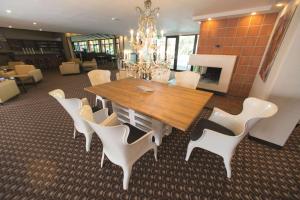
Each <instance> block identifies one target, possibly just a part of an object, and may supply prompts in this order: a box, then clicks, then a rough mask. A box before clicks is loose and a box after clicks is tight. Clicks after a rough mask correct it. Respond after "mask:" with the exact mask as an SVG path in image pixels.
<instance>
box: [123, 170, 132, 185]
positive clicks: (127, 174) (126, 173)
mask: <svg viewBox="0 0 300 200" xmlns="http://www.w3.org/2000/svg"><path fill="white" fill-rule="evenodd" d="M122 168H123V173H124V178H123V189H124V190H127V189H128V184H129V179H130V175H131V170H132V167H131V166H124V167H122Z"/></svg>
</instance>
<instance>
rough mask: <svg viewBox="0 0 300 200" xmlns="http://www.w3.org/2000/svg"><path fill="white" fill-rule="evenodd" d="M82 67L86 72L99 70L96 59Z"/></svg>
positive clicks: (86, 62) (85, 62) (84, 63)
mask: <svg viewBox="0 0 300 200" xmlns="http://www.w3.org/2000/svg"><path fill="white" fill-rule="evenodd" d="M81 66H82V69H83V70H84V71H91V70H94V69H97V62H96V59H95V58H94V59H92V60H91V61H84V62H83V63H82V65H81Z"/></svg>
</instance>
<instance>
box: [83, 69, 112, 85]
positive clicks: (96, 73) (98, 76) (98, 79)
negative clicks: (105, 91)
mask: <svg viewBox="0 0 300 200" xmlns="http://www.w3.org/2000/svg"><path fill="white" fill-rule="evenodd" d="M88 77H89V79H90V82H91V84H92V86H95V85H100V84H104V83H108V82H110V71H109V70H99V69H96V70H92V71H90V72H89V73H88Z"/></svg>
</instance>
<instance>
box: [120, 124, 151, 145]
mask: <svg viewBox="0 0 300 200" xmlns="http://www.w3.org/2000/svg"><path fill="white" fill-rule="evenodd" d="M124 124H125V125H127V126H128V127H129V129H130V132H129V135H128V138H127V142H128V144H131V143H133V142H135V141H137V140H138V139H140V138H141V137H143V136H144V135H145V134H146V132H144V131H142V130H140V129H138V128H136V127H135V126H133V125H131V124H128V123H124Z"/></svg>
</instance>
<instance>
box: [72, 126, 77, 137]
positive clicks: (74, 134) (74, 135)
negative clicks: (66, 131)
mask: <svg viewBox="0 0 300 200" xmlns="http://www.w3.org/2000/svg"><path fill="white" fill-rule="evenodd" d="M76 132H77V131H76V128H75V127H74V132H73V138H74V139H75V138H76Z"/></svg>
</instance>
